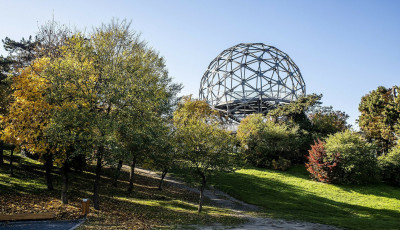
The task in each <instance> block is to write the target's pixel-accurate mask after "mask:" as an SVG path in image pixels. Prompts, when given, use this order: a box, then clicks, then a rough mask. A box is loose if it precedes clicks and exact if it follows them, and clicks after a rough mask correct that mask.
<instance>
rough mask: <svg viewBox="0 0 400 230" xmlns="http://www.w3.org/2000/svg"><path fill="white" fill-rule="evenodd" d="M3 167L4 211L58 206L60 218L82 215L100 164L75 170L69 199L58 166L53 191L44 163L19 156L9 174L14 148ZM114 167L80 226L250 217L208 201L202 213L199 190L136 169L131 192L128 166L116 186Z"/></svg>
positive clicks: (0, 197)
mask: <svg viewBox="0 0 400 230" xmlns="http://www.w3.org/2000/svg"><path fill="white" fill-rule="evenodd" d="M5 159H6V161H5V163H6V164H5V165H3V166H1V167H0V213H2V214H11V213H36V212H54V213H56V217H57V219H73V218H80V217H81V209H80V208H81V203H80V202H81V199H82V198H91V197H92V190H93V182H94V177H95V175H94V167H92V166H89V167H88V168H87V170H85V171H83V172H75V171H72V172H71V173H70V187H69V198H70V199H69V200H70V202H69V204H68V205H62V204H61V202H60V190H61V186H62V184H61V176H60V172H59V169H58V168H56V169H55V172H54V175H53V176H54V186H55V189H56V190H55V191H47V190H46V188H47V187H46V183H45V179H44V169H43V165H42V163H40V162H38V161H35V160H32V159H29V158H26V157H22V156H20V155H18V154H16V156H15V160H14V165H15V170H14V174H15V176H14V177H10V175H9V169H10V168H9V152H8V151H6V156H5ZM113 172H114V171H113V170H112V169H111V168H105V169H104V171H103V176H102V180H101V188H100V202H101V203H100V207H101V210H100V211H95V210H94V209H93V207H92V208H91V213H90V214H89V215H88V219H87V221H86V222H85V224H84V225H83V226H82V227H80V228H79V229H138V228H139V229H148V228H171V226H172V227H174V226H177V225H183V226H185V225H192V224H205V225H207V224H212V223H222V224H235V223H236V224H238V223H242V222H243V221H244V220H243V219H240V218H238V217H234V216H231V214H232V212H231V211H230V210H227V209H222V208H218V207H214V206H212V205H211V204H210V203H209V202H208V201H206V204H205V207H204V212H203V213H202V214H201V215H198V214H197V202H198V195H197V194H195V193H191V192H188V191H186V190H183V189H178V188H176V187H173V186H170V185H169V184H168V183H166V184H165V189H164V190H163V191H159V190H158V189H157V188H158V180H155V179H151V178H147V177H144V176H141V175H136V177H135V183H134V191H133V192H132V193H131V194H128V193H127V192H126V189H127V187H128V178H129V173H128V172H125V171H124V172H122V173H121V177H120V180H119V183H118V187H117V188H115V187H113V186H111V182H112V179H111V178H113V177H112V176H113Z"/></svg>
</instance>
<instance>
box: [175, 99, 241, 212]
mask: <svg viewBox="0 0 400 230" xmlns="http://www.w3.org/2000/svg"><path fill="white" fill-rule="evenodd" d="M173 120H174V125H175V127H176V139H177V150H178V152H179V155H180V157H179V159H180V164H182V166H184V167H185V168H186V169H187V170H189V171H190V172H191V173H193V174H194V175H197V176H198V177H199V178H201V186H200V201H199V208H198V212H199V213H200V212H201V210H202V205H203V199H204V188H205V186H206V183H207V178H208V177H209V176H211V175H212V174H213V173H215V172H220V171H231V170H233V169H234V166H235V160H236V158H235V155H234V154H233V150H234V146H235V143H236V142H235V138H234V137H233V136H232V134H231V133H230V132H229V131H227V130H224V129H223V128H222V127H221V117H220V116H219V114H218V113H217V112H216V111H213V110H212V109H211V108H210V106H209V105H208V104H207V103H206V102H204V101H199V100H192V99H191V98H190V97H186V98H184V99H183V100H182V103H181V104H180V105H179V106H178V109H177V110H176V111H175V113H174V118H173Z"/></svg>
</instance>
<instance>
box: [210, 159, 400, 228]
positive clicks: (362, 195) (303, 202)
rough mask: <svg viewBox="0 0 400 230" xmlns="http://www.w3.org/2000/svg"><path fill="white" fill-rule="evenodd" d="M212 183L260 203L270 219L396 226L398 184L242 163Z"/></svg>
mask: <svg viewBox="0 0 400 230" xmlns="http://www.w3.org/2000/svg"><path fill="white" fill-rule="evenodd" d="M211 182H212V183H213V184H214V185H215V187H217V188H219V189H221V190H223V191H225V192H227V193H228V194H230V195H232V196H234V197H236V198H238V199H240V200H243V201H245V202H247V203H251V204H255V205H259V206H261V207H263V208H264V212H265V214H266V215H267V216H268V217H272V218H282V219H290V220H303V221H309V222H315V223H322V224H329V225H335V226H338V227H343V228H348V229H400V189H399V188H396V187H391V186H388V185H385V184H374V185H340V186H338V185H331V184H324V183H320V182H315V181H312V180H310V179H309V175H308V172H307V171H306V170H305V168H304V166H302V165H298V166H295V167H293V168H291V169H290V170H288V171H287V172H279V171H274V170H267V169H259V168H245V169H241V170H238V171H236V172H234V173H226V174H219V175H217V176H215V177H213V178H212V179H211Z"/></svg>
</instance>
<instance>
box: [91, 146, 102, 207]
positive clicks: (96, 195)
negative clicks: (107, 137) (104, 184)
mask: <svg viewBox="0 0 400 230" xmlns="http://www.w3.org/2000/svg"><path fill="white" fill-rule="evenodd" d="M103 150H104V148H103V147H100V148H99V149H98V151H97V164H96V179H95V181H94V189H93V206H94V208H95V209H96V210H100V205H99V203H100V202H99V189H100V175H101V161H102V158H103Z"/></svg>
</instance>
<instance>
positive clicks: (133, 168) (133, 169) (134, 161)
mask: <svg viewBox="0 0 400 230" xmlns="http://www.w3.org/2000/svg"><path fill="white" fill-rule="evenodd" d="M135 166H136V155H135V156H134V157H133V160H132V165H131V174H130V177H129V187H128V192H129V193H131V192H132V189H133V177H134V176H135Z"/></svg>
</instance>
